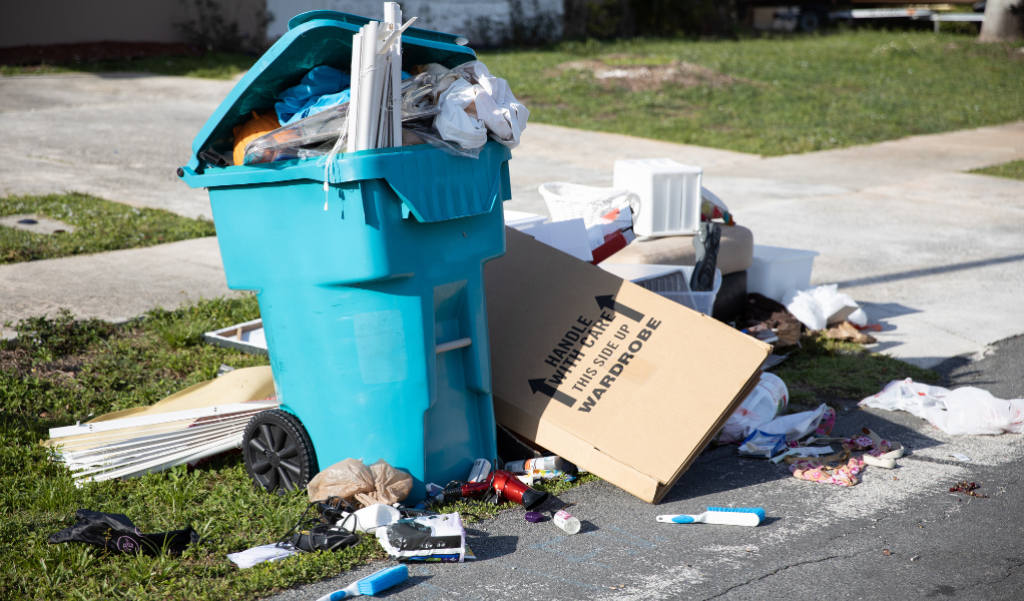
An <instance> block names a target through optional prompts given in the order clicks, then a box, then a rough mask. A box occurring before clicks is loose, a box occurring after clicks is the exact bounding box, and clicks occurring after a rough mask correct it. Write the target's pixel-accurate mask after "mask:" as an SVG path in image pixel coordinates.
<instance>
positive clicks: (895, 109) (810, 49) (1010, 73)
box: [480, 30, 1024, 155]
mask: <svg viewBox="0 0 1024 601" xmlns="http://www.w3.org/2000/svg"><path fill="white" fill-rule="evenodd" d="M1018 47H1020V44H1019V43H1018V44H1016V45H1010V44H978V43H977V42H976V39H975V38H974V37H971V36H958V35H949V34H941V35H935V34H932V33H928V32H881V31H869V30H856V31H848V32H841V33H835V34H831V35H824V36H787V37H781V38H757V39H744V40H740V41H685V40H678V41H675V40H626V41H619V42H610V43H598V42H593V41H591V42H587V43H564V44H561V45H559V46H557V47H555V48H553V49H545V50H521V51H518V50H517V51H507V52H490V51H488V52H480V59H481V60H482V61H484V62H485V63H486V64H487V66H488V67H489V68H490V71H491V72H492V73H494V74H496V75H498V76H499V77H503V78H505V79H507V80H508V82H509V84H510V85H511V87H512V90H513V91H514V92H515V94H516V96H517V97H518V98H519V99H520V100H522V101H523V103H524V104H525V105H526V106H527V107H528V108H529V109H530V119H531V121H533V122H534V123H550V124H554V125H564V126H568V127H575V128H582V129H594V130H600V131H608V132H615V133H623V134H629V135H634V136H640V137H645V138H655V139H659V140H667V141H670V142H681V143H687V144H698V145H702V146H711V147H715V148H725V149H730V150H738V151H743V152H752V153H758V154H762V155H781V154H789V153H798V152H807V151H813V150H823V149H829V148H842V147H846V146H853V145H856V144H866V143H871V142H879V141H882V140H889V139H894V138H900V137H904V136H909V135H915V134H931V133H939V132H945V131H952V130H956V129H963V128H973V127H980V126H984V125H991V124H996V123H1005V122H1009V121H1014V120H1017V119H1022V118H1024V54H1021V53H1020V52H1018V51H1017V50H1016V48H1018ZM595 61H600V63H597V62H595ZM673 61H677V62H678V63H679V64H680V67H679V68H680V69H681V70H682V71H683V76H678V75H677V76H675V77H670V78H669V79H668V80H667V81H664V82H662V83H661V84H660V85H657V84H651V83H650V78H649V77H648V78H646V80H645V79H644V78H634V79H628V80H627V79H621V78H620V79H616V78H614V77H613V78H608V79H604V80H599V79H597V78H596V77H595V74H594V71H593V69H592V67H593V66H594V65H595V64H597V65H601V64H603V65H604V67H600V69H604V70H605V71H606V72H607V71H608V70H611V69H625V70H630V69H636V68H638V67H639V66H648V67H649V68H650V67H651V66H653V67H657V66H658V65H667V64H671V63H672V62H673ZM574 63H575V64H574ZM689 65H697V66H698V68H693V67H690V66H689ZM701 67H702V68H703V69H701ZM684 80H685V81H684ZM645 81H646V83H645ZM526 135H529V133H527V134H526Z"/></svg>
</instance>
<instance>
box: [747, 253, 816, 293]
mask: <svg viewBox="0 0 1024 601" xmlns="http://www.w3.org/2000/svg"><path fill="white" fill-rule="evenodd" d="M817 256H818V253H817V252H815V251H813V250H797V249H795V248H780V247H778V246H760V245H757V244H755V245H754V260H753V262H752V263H751V264H750V268H749V269H747V293H748V294H749V293H752V292H757V293H758V294H763V295H765V296H767V297H768V298H770V299H772V300H774V301H777V302H780V303H781V302H782V297H783V296H785V294H786V291H788V290H790V289H791V288H796V289H797V290H805V289H807V288H810V286H811V269H813V268H814V257H817Z"/></svg>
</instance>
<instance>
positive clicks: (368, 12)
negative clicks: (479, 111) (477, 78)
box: [267, 0, 564, 46]
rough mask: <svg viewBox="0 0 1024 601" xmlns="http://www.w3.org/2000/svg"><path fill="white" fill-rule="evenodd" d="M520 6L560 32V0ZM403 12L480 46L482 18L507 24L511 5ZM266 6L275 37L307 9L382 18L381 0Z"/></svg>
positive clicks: (503, 1)
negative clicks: (550, 20) (551, 21)
mask: <svg viewBox="0 0 1024 601" xmlns="http://www.w3.org/2000/svg"><path fill="white" fill-rule="evenodd" d="M513 2H514V3H515V4H517V5H519V6H520V9H521V10H522V13H523V16H524V17H527V18H529V17H531V16H533V15H534V13H536V12H537V11H538V10H539V11H541V12H543V13H545V14H547V15H549V16H550V17H554V20H555V21H556V22H557V24H558V31H556V32H555V34H556V35H560V34H561V21H562V16H563V14H564V7H563V3H562V0H518V2H516V0H513ZM400 4H401V6H402V15H403V17H404V18H405V19H406V20H408V19H410V18H411V17H418V18H417V20H416V23H415V24H414V25H413V26H414V27H419V28H420V29H430V30H434V31H442V32H445V33H454V34H458V35H461V36H463V37H465V38H467V39H468V40H469V44H470V46H479V45H481V44H486V43H488V42H493V40H487V39H483V38H485V37H486V36H487V32H486V31H478V29H479V28H478V27H477V25H478V24H479V23H480V21H481V20H482V19H487V20H491V22H492V28H502V27H505V28H507V27H508V25H509V23H510V22H511V12H510V11H511V7H512V6H513V5H515V4H513V3H510V2H508V1H507V0H496V1H494V2H481V1H479V0H406V1H405V2H401V3H400ZM267 10H268V11H270V12H271V13H272V14H273V15H274V21H273V22H272V23H271V24H270V26H269V27H268V28H267V38H268V39H270V40H275V39H277V38H279V37H281V36H282V35H284V33H285V32H287V31H288V20H289V19H291V18H292V17H294V16H295V15H297V14H299V13H304V12H306V11H310V10H336V11H339V12H343V13H350V14H354V15H361V16H364V17H368V18H371V19H377V20H381V19H383V18H384V2H383V0H267Z"/></svg>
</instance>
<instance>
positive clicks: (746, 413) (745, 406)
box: [719, 372, 789, 443]
mask: <svg viewBox="0 0 1024 601" xmlns="http://www.w3.org/2000/svg"><path fill="white" fill-rule="evenodd" d="M788 404H789V390H788V389H787V388H786V383H785V382H783V381H782V378H780V377H778V376H776V375H775V374H770V373H767V372H762V373H761V379H760V380H759V381H758V383H757V386H755V387H754V390H753V391H751V393H750V394H749V395H747V398H745V399H743V403H741V404H740V406H739V408H738V409H736V411H735V412H734V413H733V414H732V416H730V417H729V419H728V421H726V422H725V426H724V427H723V428H722V434H721V436H720V437H719V441H720V442H726V443H729V442H739V441H741V440H743V439H745V438H746V437H748V436H750V434H751V433H752V432H753V431H754V430H756V429H758V427H760V426H761V425H762V424H767V423H768V422H770V421H772V420H773V419H775V417H776V416H777V415H779V413H782V412H783V411H784V410H785V409H786V406H787V405H788Z"/></svg>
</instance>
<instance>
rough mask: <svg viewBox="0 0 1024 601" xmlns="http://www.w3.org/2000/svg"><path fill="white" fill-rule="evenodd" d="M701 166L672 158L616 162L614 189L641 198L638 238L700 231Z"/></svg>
mask: <svg viewBox="0 0 1024 601" xmlns="http://www.w3.org/2000/svg"><path fill="white" fill-rule="evenodd" d="M702 173H703V170H702V169H701V168H700V167H694V166H691V165H683V164H682V163H677V162H675V161H673V160H672V159H630V160H623V161H615V175H614V178H613V182H612V186H613V187H614V188H620V189H626V190H629V191H631V192H633V193H635V194H636V195H637V196H638V197H639V203H640V206H639V207H637V211H636V214H635V215H634V216H633V232H634V233H635V234H636V235H637V236H644V237H646V238H656V237H659V236H686V235H690V234H693V233H694V232H696V231H697V230H698V229H699V228H700V204H701V194H700V179H701V174H702Z"/></svg>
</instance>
